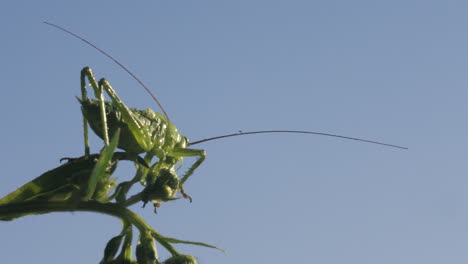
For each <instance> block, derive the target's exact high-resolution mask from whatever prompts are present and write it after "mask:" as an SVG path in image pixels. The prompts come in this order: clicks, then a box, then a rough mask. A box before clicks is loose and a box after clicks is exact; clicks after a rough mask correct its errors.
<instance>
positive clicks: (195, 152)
mask: <svg viewBox="0 0 468 264" xmlns="http://www.w3.org/2000/svg"><path fill="white" fill-rule="evenodd" d="M169 156H173V157H199V158H198V159H197V161H195V163H193V165H192V166H191V167H190V168H189V169H188V170H187V172H186V173H185V174H184V176H182V178H181V179H180V182H179V189H180V193H181V194H182V196H183V197H184V198H186V199H189V200H190V202H192V197H190V196H189V195H188V194H187V193H186V192H185V190H184V183H185V181H186V180H187V179H188V178H189V177H190V176H191V175H192V174H193V172H194V171H195V169H197V168H198V167H199V166H200V165H201V164H202V163H203V161H205V158H206V152H205V151H204V150H202V149H188V148H175V149H173V150H172V151H170V152H169Z"/></svg>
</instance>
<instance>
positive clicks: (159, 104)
mask: <svg viewBox="0 0 468 264" xmlns="http://www.w3.org/2000/svg"><path fill="white" fill-rule="evenodd" d="M44 24H47V25H49V26H52V27H55V28H58V29H60V30H62V31H65V32H66V33H68V34H70V35H72V36H74V37H75V38H77V39H79V40H81V41H83V42H84V43H86V44H88V45H90V46H91V47H93V48H95V49H96V50H97V51H99V52H101V53H102V54H104V55H105V56H106V57H108V58H109V59H111V60H112V61H114V62H115V63H116V64H117V65H119V66H120V68H122V69H123V70H124V71H126V72H127V73H128V74H130V76H132V77H133V79H135V80H136V81H137V82H138V83H139V84H140V85H141V86H142V87H143V88H145V90H146V91H147V92H148V93H149V94H150V96H151V97H152V98H153V100H154V101H155V102H156V103H157V104H158V106H159V108H161V110H162V111H163V113H164V116H165V117H166V118H167V120H168V121H169V116H168V115H167V113H166V110H164V107H163V106H162V105H161V103H160V102H159V100H158V99H157V98H156V96H155V95H154V94H153V93H152V92H151V91H150V89H148V88H147V87H146V85H145V84H144V83H143V82H142V81H140V79H138V77H136V76H135V74H133V73H132V72H131V71H130V70H129V69H127V67H125V66H123V64H122V63H120V62H119V61H117V60H116V59H114V58H113V57H112V56H111V55H109V54H107V52H105V51H103V50H102V49H100V48H98V47H96V45H94V44H93V43H91V42H90V41H88V40H86V39H84V38H83V37H80V36H78V35H77V34H75V33H73V32H71V31H70V30H68V29H65V28H63V27H61V26H58V25H55V24H52V23H49V22H47V21H44Z"/></svg>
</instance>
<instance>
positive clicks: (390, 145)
mask: <svg viewBox="0 0 468 264" xmlns="http://www.w3.org/2000/svg"><path fill="white" fill-rule="evenodd" d="M266 133H294V134H312V135H319V136H327V137H336V138H342V139H348V140H356V141H361V142H367V143H371V144H377V145H383V146H387V147H392V148H399V149H408V148H407V147H401V146H397V145H393V144H387V143H382V142H378V141H372V140H367V139H361V138H354V137H346V136H340V135H335V134H329V133H322V132H314V131H302V130H262V131H250V132H238V133H234V134H227V135H223V136H217V137H211V138H205V139H202V140H198V141H195V142H192V143H189V146H191V145H196V144H200V143H203V142H207V141H211V140H216V139H221V138H227V137H237V136H245V135H252V134H266Z"/></svg>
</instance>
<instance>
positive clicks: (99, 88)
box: [80, 67, 109, 155]
mask: <svg viewBox="0 0 468 264" xmlns="http://www.w3.org/2000/svg"><path fill="white" fill-rule="evenodd" d="M86 79H88V81H89V84H90V85H91V87H92V88H93V90H94V96H95V97H96V98H97V100H98V102H99V112H100V116H101V121H102V135H103V138H104V144H105V145H106V146H108V145H109V135H108V130H107V116H106V106H105V101H104V93H103V85H102V84H101V83H99V84H98V83H97V82H96V78H95V77H94V74H93V72H92V71H91V68H89V67H84V68H83V70H81V78H80V80H81V100H89V98H88V95H87V92H86ZM83 131H84V140H85V155H89V139H88V120H87V119H86V117H85V116H84V115H83Z"/></svg>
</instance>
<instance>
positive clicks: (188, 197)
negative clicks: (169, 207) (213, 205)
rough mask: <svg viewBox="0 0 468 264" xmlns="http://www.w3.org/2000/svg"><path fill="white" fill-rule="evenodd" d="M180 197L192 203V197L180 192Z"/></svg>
mask: <svg viewBox="0 0 468 264" xmlns="http://www.w3.org/2000/svg"><path fill="white" fill-rule="evenodd" d="M182 196H183V197H184V198H185V199H189V201H190V202H192V197H190V195H188V194H186V193H185V192H182Z"/></svg>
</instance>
